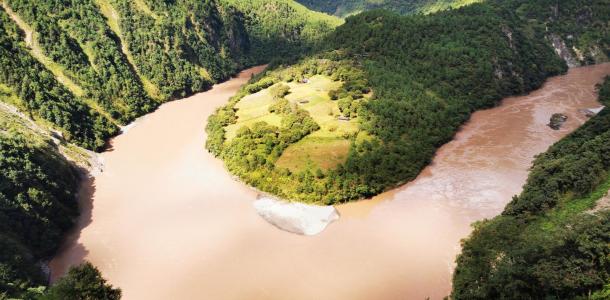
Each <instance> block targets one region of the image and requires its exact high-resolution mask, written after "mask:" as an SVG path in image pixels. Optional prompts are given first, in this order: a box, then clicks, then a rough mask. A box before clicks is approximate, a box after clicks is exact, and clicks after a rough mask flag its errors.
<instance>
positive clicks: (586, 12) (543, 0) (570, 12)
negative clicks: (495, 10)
mask: <svg viewBox="0 0 610 300" xmlns="http://www.w3.org/2000/svg"><path fill="white" fill-rule="evenodd" d="M608 4H609V3H608V1H607V0H591V1H584V2H583V1H573V0H571V1H555V0H538V1H527V0H511V1H503V0H493V5H495V6H498V7H502V9H506V10H511V11H515V12H516V14H517V15H518V17H519V19H520V20H521V23H522V27H523V28H524V29H523V30H524V32H525V33H526V34H528V35H533V34H535V33H541V32H542V33H545V38H546V39H547V40H548V41H549V43H552V44H553V45H554V46H555V47H559V48H563V46H562V44H564V45H565V48H564V49H563V51H562V53H561V56H562V57H564V58H565V59H566V60H568V62H569V63H570V64H572V65H578V64H592V63H600V62H605V61H608V57H609V56H610V5H608Z"/></svg>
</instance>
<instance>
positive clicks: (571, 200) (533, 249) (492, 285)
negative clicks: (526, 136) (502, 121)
mask: <svg viewBox="0 0 610 300" xmlns="http://www.w3.org/2000/svg"><path fill="white" fill-rule="evenodd" d="M600 101H601V102H602V103H604V104H605V105H606V106H610V78H607V79H606V81H605V83H604V85H603V87H602V88H601V91H600ZM609 189H610V109H605V110H603V111H602V112H601V113H600V114H599V115H597V116H595V117H594V118H593V119H591V120H589V121H588V122H587V123H586V124H585V125H584V126H582V127H581V128H580V129H578V130H577V131H575V132H574V133H572V134H571V135H569V136H567V137H566V138H564V139H562V140H561V141H559V142H558V143H556V144H555V145H553V146H552V147H551V148H550V149H549V150H548V151H547V152H545V153H543V154H541V155H539V156H538V157H537V158H536V160H535V161H534V165H533V167H532V169H531V173H530V175H529V178H528V180H527V183H526V185H525V187H524V189H523V192H522V193H521V195H519V196H516V197H514V198H513V200H512V201H511V202H510V203H509V204H508V205H507V207H506V209H505V210H504V212H503V213H502V215H500V216H498V217H496V218H493V219H491V220H486V221H482V222H479V223H477V224H475V230H474V232H473V234H472V235H471V237H470V238H469V239H467V240H466V241H465V242H464V243H463V249H462V254H461V255H460V256H459V257H458V259H457V263H458V264H457V269H456V271H455V275H454V279H453V294H452V298H453V299H508V298H510V299H515V298H517V299H549V298H550V299H608V297H610V263H609V261H608V258H609V257H610V248H609V247H608V245H609V243H610V212H609V211H608V210H607V207H608V206H607V205H608V203H607V201H608V199H607V198H606V199H605V200H604V201H606V203H602V202H598V201H599V200H600V199H601V198H602V197H604V196H606V197H607V193H608V190H609Z"/></svg>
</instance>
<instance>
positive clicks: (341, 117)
mask: <svg viewBox="0 0 610 300" xmlns="http://www.w3.org/2000/svg"><path fill="white" fill-rule="evenodd" d="M338 119H339V121H349V120H350V119H349V117H346V116H339V118H338Z"/></svg>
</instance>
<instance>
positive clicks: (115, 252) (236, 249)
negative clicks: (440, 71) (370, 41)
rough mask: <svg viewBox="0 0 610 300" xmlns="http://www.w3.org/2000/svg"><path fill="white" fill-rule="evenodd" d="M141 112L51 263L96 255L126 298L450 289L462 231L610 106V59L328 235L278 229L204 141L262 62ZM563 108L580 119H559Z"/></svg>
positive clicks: (386, 295) (468, 141)
mask: <svg viewBox="0 0 610 300" xmlns="http://www.w3.org/2000/svg"><path fill="white" fill-rule="evenodd" d="M260 70H261V68H260V67H258V68H253V69H249V70H246V71H244V72H242V73H241V74H240V75H239V77H237V78H234V79H232V80H230V81H227V82H225V83H222V84H218V85H216V86H214V88H213V89H212V90H210V91H207V92H204V93H200V94H197V95H194V96H192V97H189V98H186V99H183V100H179V101H174V102H170V103H167V104H164V105H163V106H161V107H160V108H159V109H158V110H157V111H155V112H154V113H152V114H149V115H147V116H145V117H143V118H142V119H140V120H138V121H137V123H136V124H135V126H134V127H133V128H131V129H130V130H129V131H127V132H126V133H124V134H122V135H120V136H118V137H116V138H114V139H113V140H112V141H111V143H110V144H111V148H110V149H109V150H108V151H107V152H104V153H103V154H102V158H103V160H104V162H105V170H104V172H103V173H101V174H99V175H96V176H95V177H92V178H90V179H89V180H87V181H85V182H84V183H83V184H82V188H81V193H80V201H81V207H82V216H81V218H80V219H79V222H78V228H77V230H76V231H75V233H74V234H73V235H72V236H70V237H69V238H68V240H67V243H66V246H65V247H63V249H62V250H61V251H60V253H59V254H58V255H57V257H56V258H55V259H53V260H52V261H51V264H50V265H51V270H52V277H53V279H56V278H57V277H58V276H60V275H61V274H63V273H64V272H65V270H66V269H67V268H68V266H70V265H73V264H77V263H79V262H81V261H82V260H83V259H86V260H89V261H91V262H92V263H93V264H94V265H96V266H97V267H98V268H99V269H100V270H101V271H102V273H103V274H104V276H105V277H106V278H108V280H109V281H110V283H112V284H114V285H116V286H118V287H120V288H121V289H122V290H123V295H124V299H127V300H131V299H424V298H425V297H431V298H432V299H441V298H442V297H443V296H446V295H447V294H449V292H450V289H451V273H452V270H453V268H454V260H455V256H456V255H457V254H458V253H459V249H460V247H459V242H460V239H462V238H464V237H466V236H467V235H468V234H469V233H470V231H471V227H470V224H471V223H472V222H474V221H477V220H481V219H484V218H490V217H493V216H495V215H497V214H499V213H500V212H501V211H502V209H503V208H504V206H505V205H506V203H508V202H509V201H510V199H511V197H512V196H513V195H515V194H518V193H519V192H520V190H521V187H522V185H523V184H524V183H525V180H526V178H527V171H528V168H529V167H530V165H531V161H532V159H533V157H534V156H535V155H536V154H538V153H540V152H543V151H545V150H546V149H547V148H548V147H549V146H550V145H551V144H553V143H554V142H556V141H557V140H559V139H560V138H561V137H563V136H565V135H566V134H568V133H569V132H571V131H573V130H574V129H576V128H577V127H578V126H580V125H581V124H583V122H585V121H586V117H585V116H583V115H582V114H581V113H580V112H578V110H579V109H584V108H593V107H599V106H600V105H599V103H597V101H596V99H597V95H596V94H595V88H594V86H595V85H596V83H599V82H601V81H602V80H603V77H604V76H605V75H607V74H610V64H604V65H597V66H591V67H584V68H576V69H571V70H570V71H569V73H568V74H567V75H564V76H558V77H554V78H551V79H549V80H548V81H547V83H546V84H545V85H544V86H543V87H542V88H541V89H539V90H537V91H534V92H532V93H531V94H529V95H526V96H520V97H511V98H507V99H504V100H503V101H502V103H501V105H499V106H498V107H496V108H493V109H488V110H483V111H479V112H476V113H474V114H473V116H472V118H471V120H470V121H469V122H468V123H467V124H465V125H464V126H463V128H462V129H461V130H460V132H459V133H458V134H457V135H456V136H455V138H454V140H453V141H451V142H449V143H448V144H446V145H444V146H443V147H442V148H440V149H439V151H438V152H437V154H436V156H435V158H434V160H433V162H432V164H431V165H430V166H428V167H427V168H426V169H425V170H424V171H423V172H422V173H421V174H420V176H419V177H418V178H417V179H416V180H414V181H413V182H411V183H409V184H406V185H404V186H402V187H400V188H397V189H395V190H393V191H390V192H387V193H384V194H381V195H379V196H377V197H374V198H373V199H370V200H364V201H360V202H356V203H351V204H347V205H341V206H338V207H337V208H338V210H339V212H340V213H341V219H340V220H339V221H337V222H335V223H333V224H331V225H330V226H329V227H328V228H327V229H326V230H325V231H324V232H322V233H321V234H319V235H317V236H299V235H295V234H291V233H287V232H284V231H281V230H278V229H277V228H275V227H274V226H272V225H270V224H268V223H267V222H265V221H264V220H263V219H262V218H260V217H259V216H258V215H257V214H256V212H255V211H254V209H253V208H252V202H253V201H254V200H255V199H256V197H257V192H256V191H254V190H252V189H250V188H248V187H247V186H245V185H243V184H241V183H240V182H238V181H235V180H234V179H233V178H232V177H231V176H230V175H229V174H228V173H227V172H226V170H225V169H224V167H223V164H222V162H221V161H219V160H218V159H216V158H214V157H213V156H211V155H210V154H209V153H207V152H206V151H205V150H204V142H205V139H206V136H205V132H204V127H205V123H206V122H205V120H206V118H207V116H209V115H210V114H211V113H213V111H214V109H215V108H217V107H219V106H222V105H223V104H224V103H226V101H227V100H228V98H229V97H230V96H232V95H233V94H234V93H235V92H236V91H237V90H238V89H239V87H240V86H241V85H242V84H244V83H245V82H246V81H247V80H248V79H249V78H250V75H251V74H252V73H253V72H259V71H260ZM553 113H565V114H566V115H568V117H569V119H568V121H567V123H566V124H565V125H564V127H563V128H562V129H561V130H559V131H554V130H551V129H550V128H549V127H548V126H546V124H547V123H548V122H549V118H550V117H551V115H552V114H553Z"/></svg>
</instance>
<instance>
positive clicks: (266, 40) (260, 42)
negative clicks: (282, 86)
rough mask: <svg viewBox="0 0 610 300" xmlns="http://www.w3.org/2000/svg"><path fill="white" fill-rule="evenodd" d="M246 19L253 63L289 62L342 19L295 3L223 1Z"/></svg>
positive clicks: (264, 0) (309, 47) (276, 0)
mask: <svg viewBox="0 0 610 300" xmlns="http://www.w3.org/2000/svg"><path fill="white" fill-rule="evenodd" d="M219 1H220V2H221V3H225V4H228V5H230V6H232V7H235V8H236V9H237V10H238V11H239V12H240V13H241V14H242V15H243V17H244V19H245V26H246V30H247V31H248V33H249V38H250V46H251V49H250V52H249V57H248V61H249V62H250V64H261V63H268V62H270V61H272V60H274V59H282V60H286V59H287V58H294V57H299V56H300V55H301V54H303V53H307V52H309V51H310V50H312V49H314V47H315V46H316V45H317V44H318V42H319V41H320V39H321V37H324V36H326V35H327V34H329V33H330V32H332V30H333V29H334V28H335V27H336V26H338V25H340V24H341V20H340V19H338V18H336V17H331V16H328V15H326V14H322V13H317V12H313V11H310V10H308V9H307V8H305V7H304V6H302V5H300V4H298V3H296V2H295V1H292V0H249V1H242V0H219Z"/></svg>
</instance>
